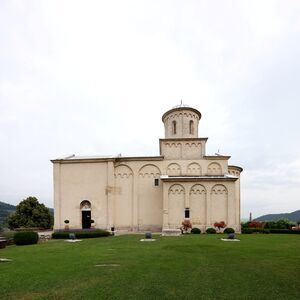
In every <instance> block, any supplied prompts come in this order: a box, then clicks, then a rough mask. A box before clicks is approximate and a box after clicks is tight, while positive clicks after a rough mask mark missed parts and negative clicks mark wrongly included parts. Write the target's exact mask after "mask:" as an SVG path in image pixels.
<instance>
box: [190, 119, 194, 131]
mask: <svg viewBox="0 0 300 300" xmlns="http://www.w3.org/2000/svg"><path fill="white" fill-rule="evenodd" d="M190 134H194V121H193V120H190Z"/></svg>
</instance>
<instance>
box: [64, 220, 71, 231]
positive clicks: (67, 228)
mask: <svg viewBox="0 0 300 300" xmlns="http://www.w3.org/2000/svg"><path fill="white" fill-rule="evenodd" d="M64 223H65V224H66V225H65V230H69V225H68V224H69V223H70V221H69V220H64Z"/></svg>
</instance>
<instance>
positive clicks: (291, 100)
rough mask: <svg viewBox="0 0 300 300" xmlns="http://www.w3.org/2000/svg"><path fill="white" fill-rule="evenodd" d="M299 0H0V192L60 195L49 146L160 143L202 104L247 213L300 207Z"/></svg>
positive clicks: (114, 147)
mask: <svg viewBox="0 0 300 300" xmlns="http://www.w3.org/2000/svg"><path fill="white" fill-rule="evenodd" d="M299 57H300V1H266V0H264V1H261V0H259V1H254V0H251V1H221V0H220V1H199V0H198V1H174V0H172V1H162V0H159V1H141V0H138V1H124V0H122V1H74V0H72V1H61V0H60V1H53V0H51V1H30V0H26V1H25V0H24V1H11V0H10V1H5V0H2V1H0V145H1V146H0V201H4V202H8V203H12V204H17V203H19V201H20V200H22V199H23V198H25V197H27V196H30V195H33V196H37V197H38V198H39V200H40V201H41V202H43V203H45V204H46V205H47V206H49V207H53V191H52V186H53V181H52V164H51V162H50V159H53V158H57V157H61V156H64V155H68V154H76V155H95V154H96V155H117V154H119V153H122V155H123V156H126V155H128V156H130V155H158V154H159V147H158V139H159V138H162V137H163V135H164V128H163V123H162V122H161V116H162V114H163V113H164V112H165V111H166V110H168V109H171V108H172V107H173V106H175V105H178V104H180V100H181V99H183V103H185V104H188V105H190V106H192V107H195V108H196V109H198V110H199V111H200V112H201V113H202V119H201V121H200V125H199V134H200V136H201V137H208V138H209V139H208V143H207V153H208V154H214V153H215V152H217V151H218V150H220V153H221V154H226V155H231V156H232V158H231V159H230V163H231V164H237V165H239V166H242V167H243V168H244V172H243V173H242V200H241V205H242V217H243V218H245V217H246V218H247V217H248V216H249V212H250V211H251V212H252V213H253V216H254V217H257V216H260V215H262V214H267V213H277V212H291V211H294V210H297V209H300V196H299V195H300V153H299V149H300V132H299V131H300V101H299V95H300V76H299V72H300V60H299Z"/></svg>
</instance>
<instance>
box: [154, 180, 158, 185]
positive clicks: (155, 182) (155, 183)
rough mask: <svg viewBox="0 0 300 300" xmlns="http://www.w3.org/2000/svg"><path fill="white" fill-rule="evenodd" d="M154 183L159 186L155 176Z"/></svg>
mask: <svg viewBox="0 0 300 300" xmlns="http://www.w3.org/2000/svg"><path fill="white" fill-rule="evenodd" d="M154 185H155V186H159V180H158V178H155V179H154Z"/></svg>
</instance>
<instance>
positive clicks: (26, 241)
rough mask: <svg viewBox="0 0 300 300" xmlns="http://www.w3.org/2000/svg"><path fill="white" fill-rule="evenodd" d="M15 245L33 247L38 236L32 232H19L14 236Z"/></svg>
mask: <svg viewBox="0 0 300 300" xmlns="http://www.w3.org/2000/svg"><path fill="white" fill-rule="evenodd" d="M14 240H15V243H16V245H33V244H37V242H38V240H39V235H38V234H37V232H34V231H19V232H16V233H15V235H14Z"/></svg>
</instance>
